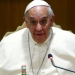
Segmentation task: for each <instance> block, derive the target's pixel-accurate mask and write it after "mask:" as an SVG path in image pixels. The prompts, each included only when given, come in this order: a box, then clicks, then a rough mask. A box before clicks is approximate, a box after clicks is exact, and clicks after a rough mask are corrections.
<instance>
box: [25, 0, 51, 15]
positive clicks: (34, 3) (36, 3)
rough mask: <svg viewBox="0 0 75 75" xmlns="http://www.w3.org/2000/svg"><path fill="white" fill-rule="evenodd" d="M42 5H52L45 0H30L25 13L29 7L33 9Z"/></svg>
mask: <svg viewBox="0 0 75 75" xmlns="http://www.w3.org/2000/svg"><path fill="white" fill-rule="evenodd" d="M40 5H44V6H48V7H50V5H49V4H48V3H47V2H45V1H43V0H33V1H32V2H30V3H29V4H28V5H27V7H26V9H25V12H24V14H25V13H26V12H27V11H28V10H29V9H31V8H32V7H34V6H40Z"/></svg>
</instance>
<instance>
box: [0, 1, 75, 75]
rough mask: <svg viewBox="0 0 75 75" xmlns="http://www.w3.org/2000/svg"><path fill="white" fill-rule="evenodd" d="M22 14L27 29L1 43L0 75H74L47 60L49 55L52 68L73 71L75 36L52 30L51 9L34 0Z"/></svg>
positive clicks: (53, 17) (13, 34)
mask: <svg viewBox="0 0 75 75" xmlns="http://www.w3.org/2000/svg"><path fill="white" fill-rule="evenodd" d="M24 15H25V18H24V20H25V22H26V25H27V28H24V29H22V30H19V31H17V32H14V33H12V34H10V35H9V36H7V37H5V38H3V39H2V41H1V44H0V75H26V74H27V75H75V73H73V72H69V71H66V70H63V69H59V68H56V67H54V66H53V65H52V64H51V62H50V60H49V59H48V54H50V53H51V54H52V55H53V61H54V63H55V65H57V66H60V67H63V68H66V69H70V70H75V35H74V34H73V33H71V32H69V31H65V30H62V29H59V28H56V27H53V22H54V19H55V15H54V13H53V11H52V9H51V6H50V5H49V4H48V3H47V2H45V1H43V0H34V1H32V2H30V3H29V4H28V6H27V7H26V9H25V13H24ZM23 65H26V67H23ZM21 66H22V68H21ZM22 69H23V70H22ZM25 71H26V74H24V72H25Z"/></svg>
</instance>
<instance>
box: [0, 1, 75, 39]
mask: <svg viewBox="0 0 75 75" xmlns="http://www.w3.org/2000/svg"><path fill="white" fill-rule="evenodd" d="M31 1H32V0H0V40H1V39H2V37H3V36H4V34H5V33H6V32H7V31H14V30H16V28H17V26H20V25H22V23H23V16H24V10H25V7H26V6H27V4H28V3H29V2H31ZM45 1H47V2H48V3H49V4H50V5H51V7H52V9H53V11H54V13H55V15H56V19H55V23H56V24H59V25H60V26H61V27H62V28H63V29H65V30H71V31H72V32H73V33H75V0H45Z"/></svg>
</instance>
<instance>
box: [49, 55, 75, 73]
mask: <svg viewBox="0 0 75 75" xmlns="http://www.w3.org/2000/svg"><path fill="white" fill-rule="evenodd" d="M48 58H49V59H50V60H51V63H52V65H53V66H54V67H56V68H60V69H63V70H66V71H70V72H73V73H75V71H73V70H70V69H66V68H63V67H59V66H56V65H55V64H54V62H53V56H52V54H48Z"/></svg>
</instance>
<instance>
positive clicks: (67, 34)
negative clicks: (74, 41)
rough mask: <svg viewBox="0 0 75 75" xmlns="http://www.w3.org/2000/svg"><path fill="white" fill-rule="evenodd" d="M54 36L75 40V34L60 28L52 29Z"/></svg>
mask: <svg viewBox="0 0 75 75" xmlns="http://www.w3.org/2000/svg"><path fill="white" fill-rule="evenodd" d="M52 30H53V34H54V35H56V36H60V37H61V38H65V39H66V38H73V37H74V38H75V34H74V33H72V32H71V31H68V30H63V29H60V28H56V27H52Z"/></svg>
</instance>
